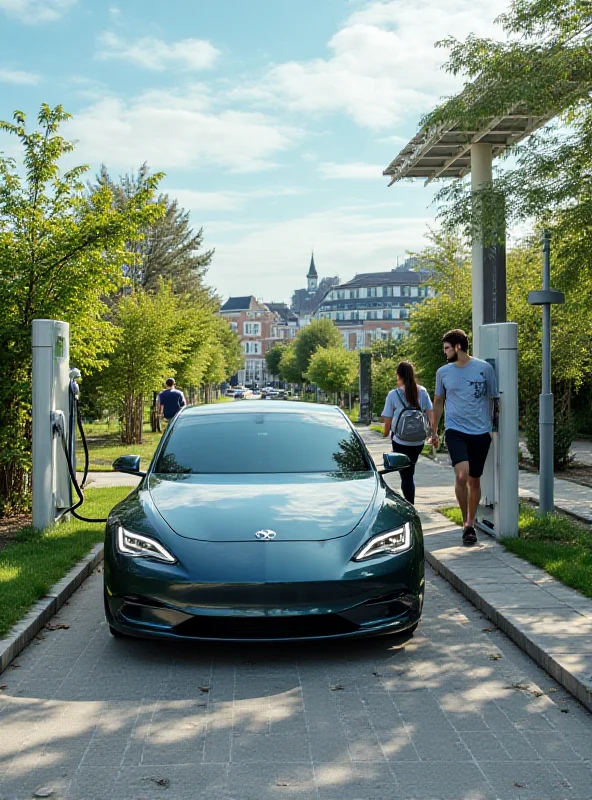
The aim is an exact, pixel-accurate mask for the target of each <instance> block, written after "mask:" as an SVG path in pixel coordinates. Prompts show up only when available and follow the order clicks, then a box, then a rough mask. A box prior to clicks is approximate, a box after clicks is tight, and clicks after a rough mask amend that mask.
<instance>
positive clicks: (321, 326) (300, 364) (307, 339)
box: [293, 319, 343, 375]
mask: <svg viewBox="0 0 592 800" xmlns="http://www.w3.org/2000/svg"><path fill="white" fill-rule="evenodd" d="M293 347H294V356H295V362H296V367H297V369H298V370H299V372H300V374H301V375H305V374H306V373H307V372H308V365H309V363H310V359H311V357H312V355H313V353H315V352H316V351H317V350H318V349H319V347H343V340H342V338H341V334H340V333H339V331H338V330H337V328H336V327H335V325H334V324H333V323H332V322H331V320H330V319H316V320H313V321H312V322H311V323H310V325H307V326H306V327H305V328H302V330H301V331H299V333H298V334H297V336H296V338H295V339H294V342H293Z"/></svg>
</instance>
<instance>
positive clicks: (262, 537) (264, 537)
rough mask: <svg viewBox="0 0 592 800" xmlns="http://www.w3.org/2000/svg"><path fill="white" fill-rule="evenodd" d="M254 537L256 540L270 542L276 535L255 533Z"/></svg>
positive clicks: (273, 533) (265, 532) (264, 532)
mask: <svg viewBox="0 0 592 800" xmlns="http://www.w3.org/2000/svg"><path fill="white" fill-rule="evenodd" d="M255 536H256V538H257V539H260V540H261V541H266V542H268V541H271V539H275V537H276V536H277V533H276V532H275V531H257V533H256V534H255Z"/></svg>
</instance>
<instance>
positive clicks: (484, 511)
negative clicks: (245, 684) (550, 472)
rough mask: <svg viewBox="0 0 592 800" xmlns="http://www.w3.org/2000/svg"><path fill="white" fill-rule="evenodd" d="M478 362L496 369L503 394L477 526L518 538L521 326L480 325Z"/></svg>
mask: <svg viewBox="0 0 592 800" xmlns="http://www.w3.org/2000/svg"><path fill="white" fill-rule="evenodd" d="M479 358H481V359H483V360H484V361H488V362H489V363H490V364H491V365H492V366H493V368H494V370H495V374H496V377H497V382H498V389H499V393H500V403H499V413H498V412H497V410H496V413H495V414H494V427H493V433H492V443H491V447H490V450H489V455H488V456H487V461H486V462H485V469H484V472H483V477H482V478H481V504H480V506H479V509H478V511H477V518H476V524H477V526H478V527H479V528H480V530H482V531H483V532H485V533H489V534H492V535H494V536H496V537H498V538H499V537H503V536H517V535H518V512H519V508H518V446H519V438H518V326H517V325H516V323H515V322H501V323H497V324H492V325H481V326H480V328H479Z"/></svg>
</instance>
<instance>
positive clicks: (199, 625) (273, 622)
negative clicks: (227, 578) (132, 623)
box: [173, 614, 358, 639]
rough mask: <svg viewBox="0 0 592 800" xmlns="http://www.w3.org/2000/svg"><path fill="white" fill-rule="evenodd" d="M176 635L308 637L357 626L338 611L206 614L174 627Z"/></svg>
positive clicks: (347, 631)
mask: <svg viewBox="0 0 592 800" xmlns="http://www.w3.org/2000/svg"><path fill="white" fill-rule="evenodd" d="M173 630H174V633H176V634H178V635H179V636H195V637H204V638H208V639H297V638H300V637H309V636H338V635H339V634H345V633H352V632H353V631H356V630H358V626H357V625H356V624H354V623H353V622H350V621H349V620H346V619H343V617H340V616H339V615H338V614H312V615H307V616H306V617H298V616H295V617H216V618H212V617H206V616H195V617H192V618H191V619H188V620H186V621H185V622H182V623H181V624H180V625H177V626H176V627H175V628H174V629H173Z"/></svg>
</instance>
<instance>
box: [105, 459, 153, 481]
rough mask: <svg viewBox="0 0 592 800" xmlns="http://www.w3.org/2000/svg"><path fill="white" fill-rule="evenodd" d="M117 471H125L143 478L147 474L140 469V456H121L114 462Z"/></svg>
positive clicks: (113, 465)
mask: <svg viewBox="0 0 592 800" xmlns="http://www.w3.org/2000/svg"><path fill="white" fill-rule="evenodd" d="M112 467H113V469H114V470H115V472H125V473H127V474H128V475H137V476H138V477H140V478H143V477H144V475H145V474H146V473H145V472H141V471H140V456H119V458H116V459H115V461H114V462H113V464H112Z"/></svg>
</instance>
